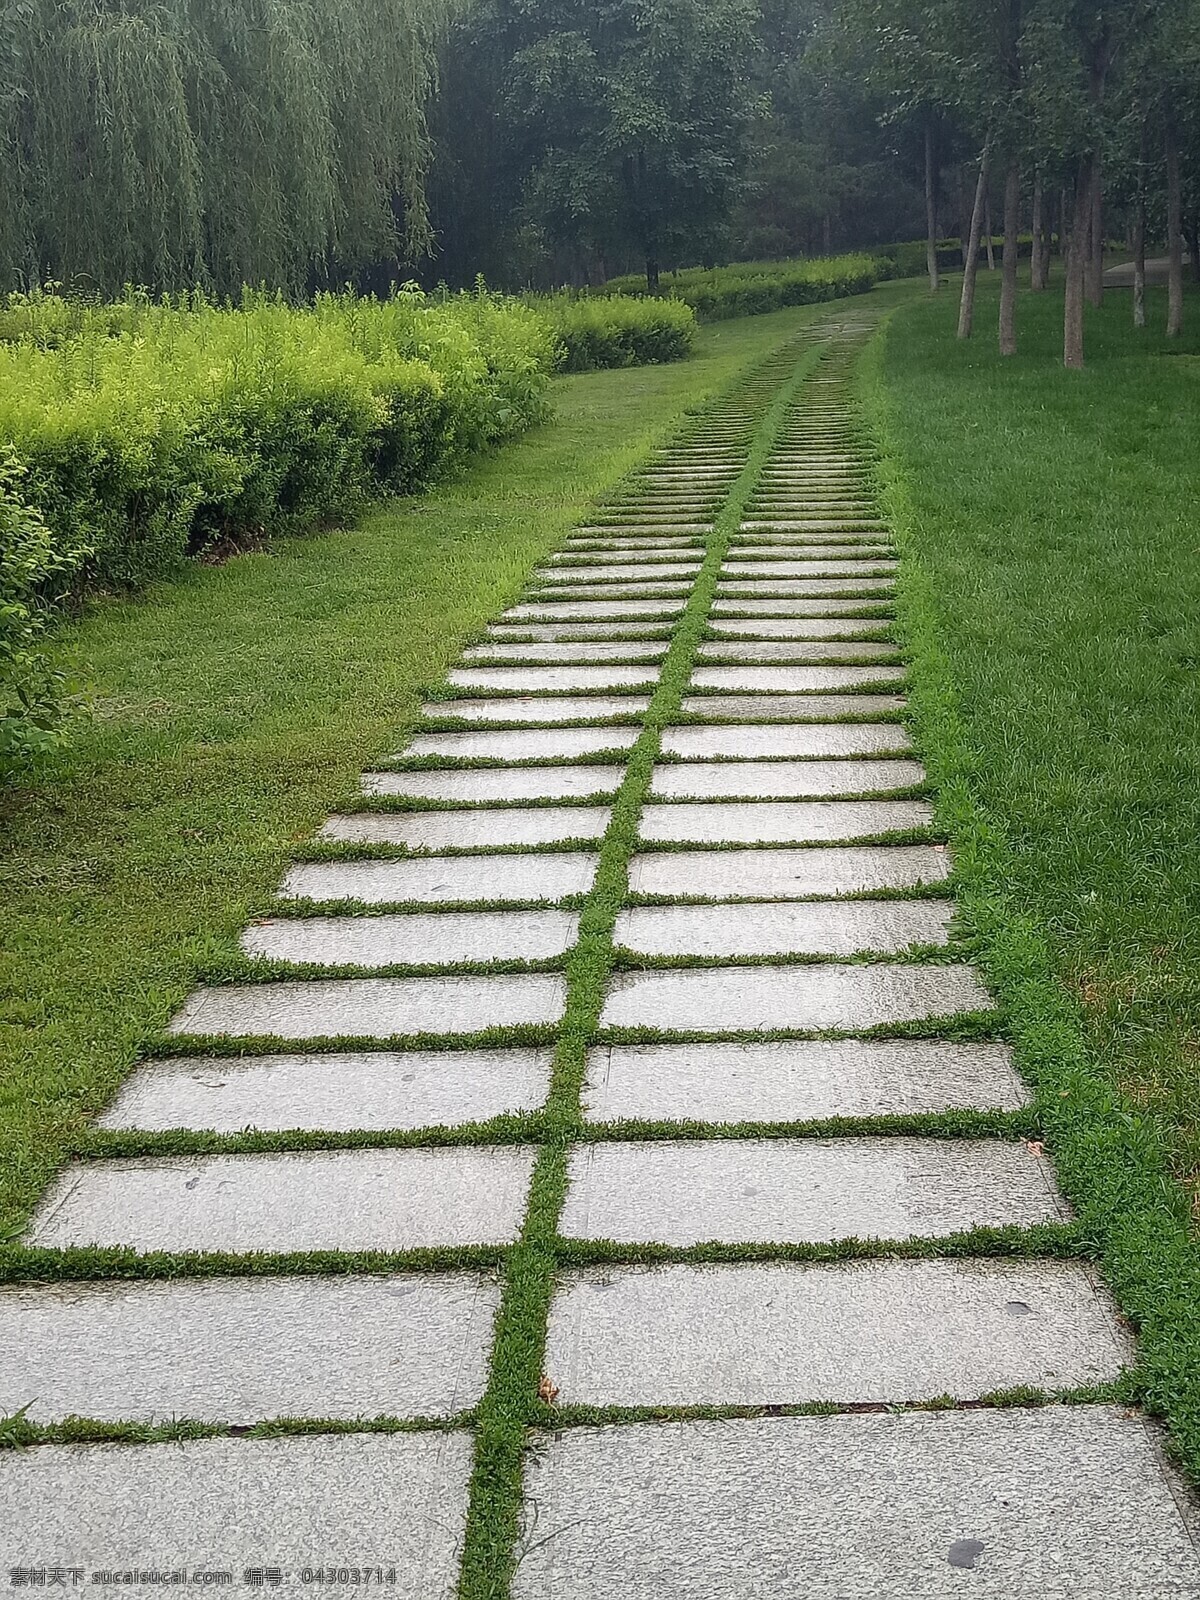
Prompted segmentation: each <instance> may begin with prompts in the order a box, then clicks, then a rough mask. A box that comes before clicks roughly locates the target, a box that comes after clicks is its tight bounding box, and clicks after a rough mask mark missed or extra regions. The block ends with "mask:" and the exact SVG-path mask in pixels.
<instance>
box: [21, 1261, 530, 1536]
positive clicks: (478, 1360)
mask: <svg viewBox="0 0 1200 1600" xmlns="http://www.w3.org/2000/svg"><path fill="white" fill-rule="evenodd" d="M498 1304H499V1290H498V1287H497V1285H496V1284H495V1282H494V1281H492V1280H491V1279H490V1278H488V1277H487V1276H482V1275H479V1274H468V1273H432V1274H426V1273H411V1274H391V1275H387V1276H382V1277H362V1276H357V1275H356V1276H334V1277H328V1278H325V1277H318V1276H305V1277H258V1278H182V1279H175V1280H168V1281H153V1280H151V1281H148V1282H143V1283H139V1282H119V1281H118V1282H113V1283H60V1284H30V1285H20V1286H11V1287H7V1288H3V1289H0V1342H2V1343H3V1346H4V1349H5V1352H6V1355H5V1359H4V1363H3V1366H2V1367H0V1412H14V1411H17V1410H18V1409H19V1408H20V1407H22V1406H28V1407H29V1413H28V1414H29V1416H30V1417H31V1419H33V1420H35V1421H54V1420H59V1419H61V1418H63V1417H68V1416H88V1417H94V1418H97V1419H100V1420H111V1421H150V1420H155V1421H159V1422H169V1421H170V1420H171V1419H172V1418H173V1417H190V1418H193V1419H195V1420H197V1421H204V1422H228V1423H239V1424H245V1423H254V1422H259V1421H262V1420H264V1419H267V1418H270V1417H284V1416H292V1417H297V1416H299V1417H303V1416H309V1417H340V1418H345V1419H347V1420H349V1419H352V1418H357V1417H371V1416H379V1415H390V1416H396V1417H431V1416H452V1415H454V1414H455V1413H457V1412H458V1411H461V1410H463V1409H464V1408H465V1407H468V1406H471V1405H473V1404H474V1403H475V1402H476V1401H477V1400H478V1398H479V1396H480V1395H481V1394H482V1392H483V1387H484V1384H485V1382H486V1378H487V1358H488V1351H489V1348H490V1345H491V1336H492V1324H493V1321H494V1319H495V1315H496V1308H497V1306H498ZM298 1554H299V1552H297V1555H298Z"/></svg>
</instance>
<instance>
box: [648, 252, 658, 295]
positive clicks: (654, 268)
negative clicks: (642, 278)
mask: <svg viewBox="0 0 1200 1600" xmlns="http://www.w3.org/2000/svg"><path fill="white" fill-rule="evenodd" d="M658 279H659V265H658V255H657V253H656V252H654V251H651V250H648V251H647V252H646V292H647V293H648V294H657V293H658Z"/></svg>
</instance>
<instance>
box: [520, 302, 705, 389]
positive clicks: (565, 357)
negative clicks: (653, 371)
mask: <svg viewBox="0 0 1200 1600" xmlns="http://www.w3.org/2000/svg"><path fill="white" fill-rule="evenodd" d="M534 304H535V305H536V307H537V309H538V311H539V312H540V313H541V315H542V316H544V317H545V318H546V320H547V321H548V322H549V323H550V326H551V327H552V328H553V329H554V333H555V336H556V338H557V340H558V344H559V350H560V355H559V370H560V371H562V372H593V371H595V370H597V369H598V368H602V367H640V366H649V365H653V364H658V363H662V362H667V361H683V360H685V359H686V358H687V357H688V356H690V355H691V353H692V348H693V346H694V344H695V341H696V315H695V312H693V310H692V308H691V307H690V306H687V305H684V304H683V303H682V302H681V301H678V300H636V299H632V298H629V297H627V296H623V295H616V294H614V295H604V296H586V297H583V298H574V297H572V296H570V295H567V294H559V295H546V296H544V297H542V298H541V299H538V300H537V301H535V302H534Z"/></svg>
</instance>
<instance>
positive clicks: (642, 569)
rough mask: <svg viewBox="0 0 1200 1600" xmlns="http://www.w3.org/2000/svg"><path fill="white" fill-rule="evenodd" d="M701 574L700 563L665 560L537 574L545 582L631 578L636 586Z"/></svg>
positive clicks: (545, 570)
mask: <svg viewBox="0 0 1200 1600" xmlns="http://www.w3.org/2000/svg"><path fill="white" fill-rule="evenodd" d="M699 571H700V563H699V561H661V562H657V563H655V564H654V565H653V566H651V565H650V564H649V563H647V562H645V561H623V562H617V561H612V562H609V563H607V564H606V565H604V566H584V565H582V564H580V565H579V566H572V567H543V568H540V569H539V570H538V571H537V572H535V573H534V576H535V577H536V578H540V579H541V580H542V581H543V582H544V583H553V584H561V585H569V584H572V583H617V582H619V581H620V580H621V579H622V578H631V579H632V580H633V581H634V582H635V583H643V582H656V583H666V582H667V581H668V580H670V579H672V578H692V577H694V576H695V574H696V573H697V572H699Z"/></svg>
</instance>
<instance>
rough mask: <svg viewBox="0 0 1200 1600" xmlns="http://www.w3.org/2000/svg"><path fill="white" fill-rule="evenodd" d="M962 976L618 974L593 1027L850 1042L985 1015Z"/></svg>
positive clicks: (972, 983)
mask: <svg viewBox="0 0 1200 1600" xmlns="http://www.w3.org/2000/svg"><path fill="white" fill-rule="evenodd" d="M991 1004H992V1002H991V1000H990V999H989V998H988V995H987V991H986V990H985V989H984V988H983V985H982V984H981V983H980V981H979V979H978V978H977V977H976V975H975V972H974V969H973V968H971V967H959V966H956V967H931V966H925V967H923V966H904V965H896V966H890V965H884V964H882V963H880V964H878V965H874V966H866V967H857V966H846V967H843V966H836V965H834V964H833V963H832V962H830V963H826V964H823V965H820V966H810V967H728V968H725V969H721V968H697V969H690V970H689V969H685V970H680V971H665V972H630V973H619V974H618V975H617V976H616V977H614V978H612V979H611V980H610V982H609V986H608V996H607V998H606V1000H605V1002H604V1009H603V1011H602V1012H601V1014H600V1026H601V1027H602V1028H648V1029H652V1030H654V1031H656V1032H660V1033H724V1034H729V1033H761V1032H766V1031H770V1030H772V1029H780V1030H782V1031H784V1032H792V1033H821V1032H825V1031H827V1030H836V1031H838V1032H845V1033H858V1032H861V1031H863V1030H864V1029H868V1028H877V1027H881V1026H883V1025H885V1024H890V1023H897V1022H919V1021H922V1020H924V1019H926V1018H929V1017H941V1016H954V1015H956V1014H958V1013H962V1012H971V1011H986V1010H990V1009H991Z"/></svg>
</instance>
